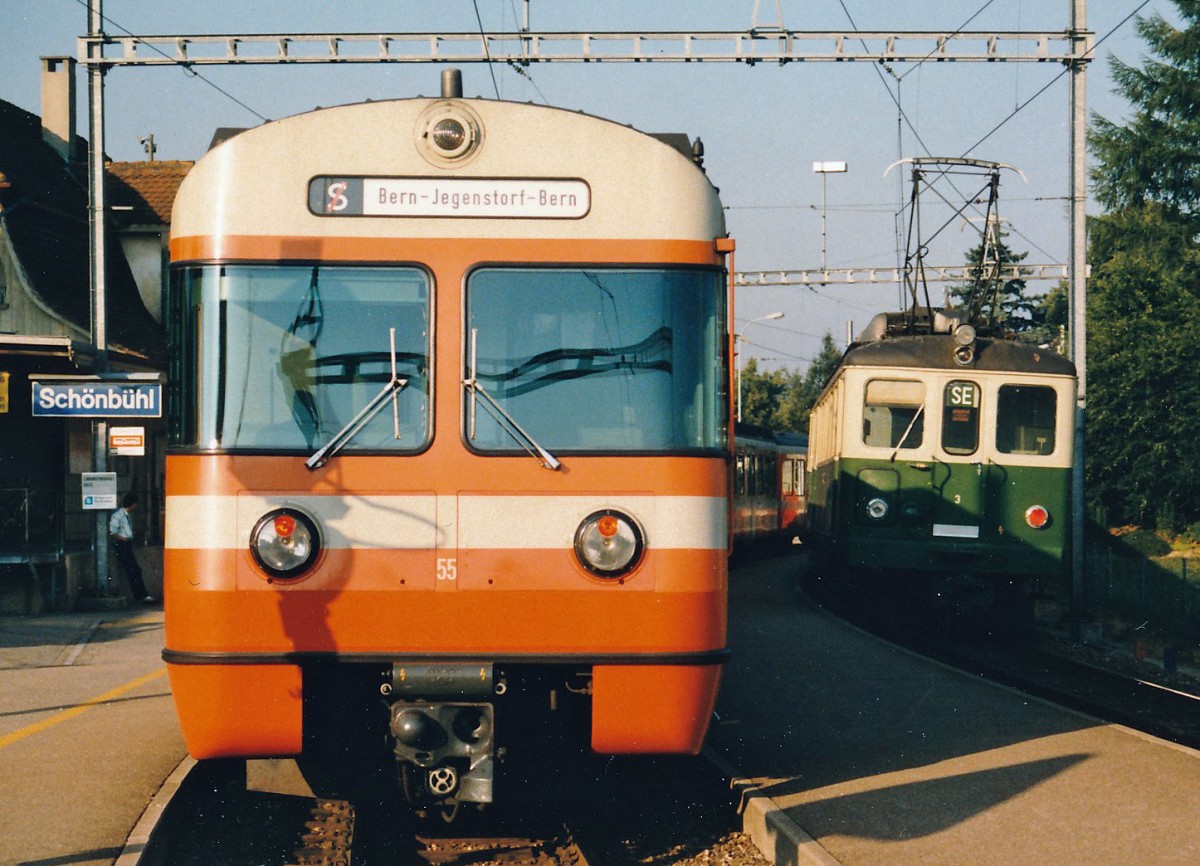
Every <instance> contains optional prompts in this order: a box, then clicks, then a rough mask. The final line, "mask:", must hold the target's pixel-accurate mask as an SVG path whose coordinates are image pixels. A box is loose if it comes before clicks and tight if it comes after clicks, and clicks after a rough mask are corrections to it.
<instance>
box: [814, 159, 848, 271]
mask: <svg viewBox="0 0 1200 866" xmlns="http://www.w3.org/2000/svg"><path fill="white" fill-rule="evenodd" d="M848 168H849V166H848V165H847V164H846V163H845V162H843V161H841V160H827V161H825V162H814V163H813V171H814V172H816V173H817V174H819V175H821V276H822V277H824V276H825V271H826V267H825V178H826V177H827V176H828V175H830V174H843V173H845V172H846V170H847V169H848Z"/></svg>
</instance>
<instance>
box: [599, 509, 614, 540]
mask: <svg viewBox="0 0 1200 866" xmlns="http://www.w3.org/2000/svg"><path fill="white" fill-rule="evenodd" d="M619 528H620V524H619V523H618V522H617V518H615V517H613V516H612V515H611V514H606V515H604V516H603V517H601V518H600V519H599V520H597V521H596V530H597V531H598V532H599V533H600V534H601V535H602V536H603V537H605V538H612V537H613V536H614V535H616V534H617V530H618V529H619Z"/></svg>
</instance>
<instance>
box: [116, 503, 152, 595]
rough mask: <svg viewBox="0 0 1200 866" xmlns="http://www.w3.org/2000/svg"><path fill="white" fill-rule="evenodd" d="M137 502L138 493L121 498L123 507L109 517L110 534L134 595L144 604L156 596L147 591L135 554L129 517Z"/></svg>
mask: <svg viewBox="0 0 1200 866" xmlns="http://www.w3.org/2000/svg"><path fill="white" fill-rule="evenodd" d="M137 502H138V498H137V494H136V493H126V494H125V496H124V497H123V498H122V499H121V507H120V508H118V509H117V510H116V511H114V512H113V513H112V517H110V518H109V519H108V534H109V535H110V536H111V537H112V543H113V549H114V550H115V551H116V552H117V561H118V562H120V563H121V568H122V570H123V571H124V572H125V578H126V579H127V580H128V581H129V589H130V591H131V592H132V593H133V597H134V598H135V599H136V600H138V601H140V602H141V603H142V604H152V603H153V602H154V597H153V596H152V595H150V593H149V592H147V591H146V584H145V582H143V580H142V567H141V566H140V565H138V561H137V558H136V557H135V556H134V555H133V523H132V521H130V519H129V513H130V512H131V511H133V509H135V508H136V507H137Z"/></svg>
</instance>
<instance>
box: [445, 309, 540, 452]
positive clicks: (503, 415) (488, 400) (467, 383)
mask: <svg viewBox="0 0 1200 866" xmlns="http://www.w3.org/2000/svg"><path fill="white" fill-rule="evenodd" d="M478 336H479V331H478V329H476V328H472V329H471V373H470V375H469V376H468V377H467V378H466V379H463V387H464V388H466V389H467V390H468V391H470V392H471V396H472V398H474V397H476V396H479V397H482V398H483V408H484V410H485V411H486V412H487V413H488V414H489V415H491V416H492V418H494V419H495V421H496V423H497V424H499V425H500V428H501V429H502V430H503V431H504V432H505V433H507V434H508V435H509V436H511V437H512V438H513V441H515V442H516V443H517V444H518V445H520V446H521V447H522V448H524V449H525V450H526V451H527V452H528V453H529V456H531V457H534V458H536V459H537V460H539V461H540V462H541V464H542V466H544V467H546V468H547V469H561V468H562V462H561V461H560V460H558V459H557V458H556V457H555V456H554V455H553V454H551V453H550V452H549V451H547V450H546V449H545V448H543V447H542V446H541V445H539V444H538V441H537V440H536V439H534V438H533V437H532V436H530V435H529V434H528V433H526V432H525V430H524V428H522V427H521V425H520V424H518V423H517V421H516V419H515V418H513V416H512V415H509V414H508V412H506V411H505V410H504V407H503V406H501V405H500V404H499V403H497V402H496V401H495V399H494V398H493V397H492V395H491V394H489V393H488V392H487V391H485V390H484V389H483V386H481V385H480V384H479V382H478V381H476V379H475V361H476V358H475V344H476V340H477V338H478ZM469 436H470V438H472V439H473V438H474V437H475V400H474V399H472V400H471V417H470V430H469Z"/></svg>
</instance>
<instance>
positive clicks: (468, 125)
mask: <svg viewBox="0 0 1200 866" xmlns="http://www.w3.org/2000/svg"><path fill="white" fill-rule="evenodd" d="M413 133H414V135H415V136H416V144H417V150H418V151H419V152H420V154H421V156H423V157H424V158H425V159H426V160H428V161H429V162H431V163H432V164H433V165H436V166H440V167H442V168H449V167H451V166H457V165H463V164H465V163H467V162H470V161H471V159H473V158H474V156H475V155H476V154H477V153H478V152H479V147H480V145H481V144H482V143H483V120H482V119H481V118H480V117H479V115H478V114H477V113H476V112H475V111H474V110H473V109H472V108H471V107H470V106H468V105H466V104H465V103H462V102H458V101H441V102H435V103H434V104H433V105H431V106H430V107H429V108H427V109H425V111H423V112H421V115H420V117H418V118H417V124H416V127H415V129H414V130H413Z"/></svg>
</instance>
